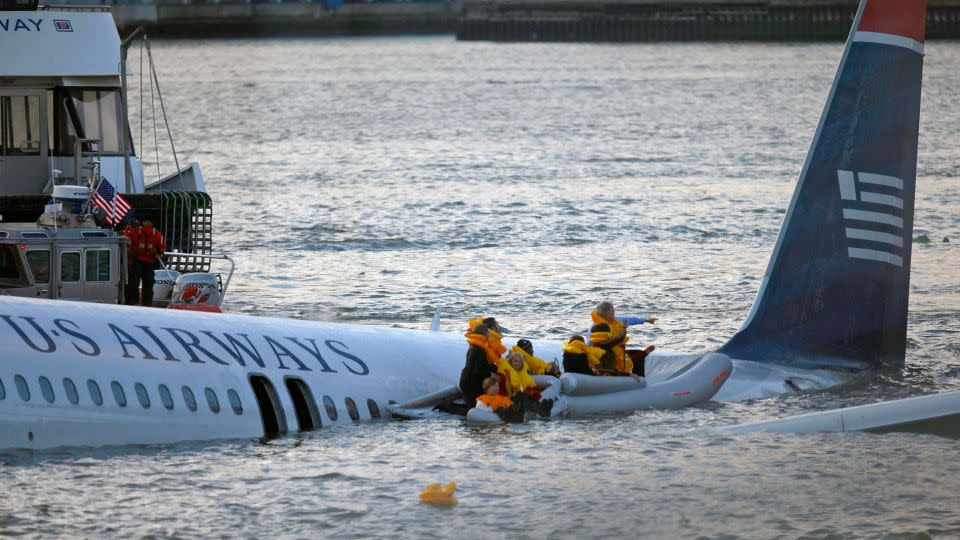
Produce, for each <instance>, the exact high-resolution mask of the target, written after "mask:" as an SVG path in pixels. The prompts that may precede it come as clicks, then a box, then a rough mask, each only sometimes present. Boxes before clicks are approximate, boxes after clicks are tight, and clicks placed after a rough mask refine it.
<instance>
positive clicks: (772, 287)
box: [720, 0, 927, 368]
mask: <svg viewBox="0 0 960 540" xmlns="http://www.w3.org/2000/svg"><path fill="white" fill-rule="evenodd" d="M926 8H927V6H926V0H862V2H861V4H860V8H859V9H858V11H857V15H856V18H855V19H854V22H853V28H852V29H851V31H850V36H849V38H848V39H847V44H846V49H845V50H844V53H843V57H842V59H841V60H840V67H839V69H838V70H837V74H836V77H835V78H834V81H833V86H832V87H831V89H830V94H829V97H828V98H827V103H826V105H825V106H824V109H823V113H822V114H821V117H820V124H819V126H818V127H817V131H816V133H815V134H814V137H813V142H812V143H811V146H810V150H809V152H808V153H807V157H806V161H805V162H804V164H803V169H802V170H801V172H800V178H799V180H798V182H797V187H796V190H795V191H794V194H793V199H792V200H791V201H790V207H789V208H788V210H787V214H786V216H785V218H784V221H783V225H782V226H781V229H780V235H779V237H778V238H777V244H776V247H775V248H774V251H773V255H772V256H771V258H770V263H769V265H768V266H767V270H766V272H765V274H764V276H763V281H762V282H761V285H760V290H759V292H758V293H757V298H756V300H755V301H754V304H753V308H752V309H751V310H750V314H749V315H748V316H747V319H746V320H745V321H744V323H743V326H741V328H740V330H739V331H738V332H737V333H736V334H735V335H734V336H733V337H732V338H731V339H730V341H728V342H727V343H726V344H725V345H724V346H723V347H721V348H720V352H723V353H725V354H727V355H729V356H730V357H732V358H738V359H745V360H753V361H758V362H776V363H787V364H795V365H817V366H831V365H832V366H847V367H851V368H864V367H876V366H879V365H881V364H895V365H896V364H902V363H903V357H904V349H905V346H906V328H907V299H908V293H909V285H910V248H911V240H912V238H913V204H914V191H915V186H916V172H917V132H918V127H919V120H920V84H921V76H922V69H923V41H924V31H925V23H926Z"/></svg>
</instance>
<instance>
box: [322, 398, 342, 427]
mask: <svg viewBox="0 0 960 540" xmlns="http://www.w3.org/2000/svg"><path fill="white" fill-rule="evenodd" d="M323 406H324V407H325V408H326V409H327V416H329V417H330V420H332V421H334V422H336V421H337V416H338V414H337V405H336V404H335V403H334V402H333V400H332V399H330V396H323Z"/></svg>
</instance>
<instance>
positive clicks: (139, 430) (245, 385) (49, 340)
mask: <svg viewBox="0 0 960 540" xmlns="http://www.w3.org/2000/svg"><path fill="white" fill-rule="evenodd" d="M536 346H537V349H538V353H539V354H541V355H542V356H544V357H545V358H552V357H554V356H558V355H559V343H556V342H554V343H550V344H548V343H546V342H544V343H537V344H536ZM466 348H467V344H466V341H465V339H464V338H463V336H462V335H461V334H457V333H445V332H430V331H424V330H406V329H396V328H378V327H365V326H353V325H342V324H331V323H321V322H313V321H295V320H285V319H276V318H269V317H250V316H240V315H230V314H208V313H191V312H183V311H175V310H162V309H148V308H138V307H127V306H108V305H94V304H85V303H77V302H64V301H51V300H33V299H20V298H14V297H0V350H2V353H0V356H2V360H3V361H2V362H0V381H2V384H3V387H4V392H3V394H4V396H3V399H0V448H51V447H56V446H63V445H93V446H100V445H107V444H150V443H165V442H176V441H182V440H207V439H221V438H252V437H260V436H262V435H264V432H265V428H264V423H263V421H262V420H261V414H269V411H261V410H260V409H261V407H260V406H259V404H258V401H257V398H256V396H255V394H254V390H253V388H252V386H251V382H250V378H251V376H263V377H266V379H267V380H269V382H270V383H271V384H272V386H273V387H274V389H275V395H276V398H277V402H278V404H279V409H281V410H282V418H283V419H284V422H285V424H286V426H287V429H286V430H284V431H286V432H296V431H297V430H299V429H301V426H300V423H299V421H298V413H297V410H296V404H295V402H294V397H293V395H292V393H291V391H290V389H288V387H287V384H288V383H287V380H288V379H294V380H295V379H299V380H300V381H302V383H303V384H305V385H306V387H307V388H309V392H310V395H311V397H312V399H313V400H315V403H316V405H315V407H316V409H317V410H318V411H319V413H320V414H319V416H320V417H319V419H318V420H319V423H320V424H321V425H322V426H329V425H333V424H345V423H347V424H349V423H351V422H354V421H369V420H371V419H372V418H375V417H376V416H377V411H379V414H381V415H386V411H385V410H384V406H385V405H386V404H387V403H388V402H389V401H391V400H395V401H398V402H402V401H405V400H410V399H413V398H415V397H417V396H419V395H422V394H425V393H428V392H432V391H435V390H438V389H441V388H445V387H449V386H450V385H452V384H456V383H457V380H458V378H459V374H460V370H461V369H462V367H463V359H464V355H465V352H466ZM41 377H43V378H45V380H46V381H49V386H48V387H47V392H46V395H45V392H44V389H43V388H42V386H41V385H42V384H44V385H45V384H46V383H41ZM65 381H66V382H65ZM71 383H72V386H73V387H75V388H76V391H77V394H76V403H73V402H72V401H71V399H70V397H71V396H70V395H69V394H70V393H69V392H68V390H67V387H66V386H65V385H70V384H71ZM114 383H116V384H114ZM94 384H95V385H96V388H98V389H99V393H100V394H101V397H102V399H101V400H98V399H96V395H95V394H96V393H97V391H96V390H94V391H93V392H91V387H93V386H94ZM138 384H139V385H142V387H141V388H139V389H138V387H137V385H138ZM24 385H25V387H26V390H27V392H23V386H24ZM160 385H164V386H165V387H166V389H167V390H168V391H169V395H171V396H172V402H173V405H172V408H168V407H167V406H165V404H164V403H163V400H162V397H161V394H160V392H161V390H160ZM114 388H118V389H121V390H122V391H123V396H122V398H125V399H119V400H118V399H117V397H116V396H115V390H114ZM184 388H188V389H189V391H190V393H192V394H193V396H194V397H195V400H196V402H197V407H196V410H191V409H190V408H188V407H187V403H186V400H185V396H184V391H183V389H184ZM208 389H209V392H208ZM50 390H52V392H51V391H50ZM138 390H139V392H141V393H142V392H143V391H145V393H146V398H147V400H148V401H147V400H144V401H143V402H141V400H140V396H139V395H138ZM230 391H233V392H236V396H237V397H239V402H240V406H241V409H242V412H240V413H239V414H238V413H236V412H234V408H233V407H232V406H231V402H230V399H229V394H228V393H229V392H230ZM208 393H212V394H213V395H214V396H215V397H216V398H217V401H218V403H219V412H214V410H213V408H212V407H211V406H210V404H209V403H208V398H207V394H208ZM25 397H26V398H27V399H24V398H25ZM50 397H52V398H53V399H52V400H50V399H49V398H50ZM324 398H329V401H330V402H331V403H332V406H333V407H335V410H330V409H328V408H327V407H326V406H325V404H324V401H325V399H324ZM348 399H350V400H352V402H353V403H354V404H355V406H356V411H357V412H356V415H355V416H356V420H355V419H354V418H351V414H350V411H349V410H348V406H347V400H348ZM98 401H99V403H98ZM124 401H125V404H124ZM144 403H148V406H144ZM167 405H169V403H168V404H167ZM314 427H316V426H314Z"/></svg>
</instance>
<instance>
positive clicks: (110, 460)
mask: <svg viewBox="0 0 960 540" xmlns="http://www.w3.org/2000/svg"><path fill="white" fill-rule="evenodd" d="M841 50H842V46H841V45H840V44H838V43H826V44H776V45H768V44H649V45H646V44H631V45H589V44H490V43H457V42H455V41H453V39H452V38H450V37H417V38H376V39H326V40H232V41H169V42H159V43H155V44H154V46H153V52H154V56H155V58H156V62H157V68H158V71H159V72H160V77H161V83H162V89H163V92H164V99H165V104H166V106H167V110H168V113H169V114H170V119H171V123H172V129H173V133H174V137H175V139H176V142H177V148H178V151H179V156H180V160H181V162H183V161H191V160H196V161H199V162H200V163H201V165H202V167H203V170H204V172H205V176H206V179H207V185H208V190H209V191H210V193H211V194H212V196H213V198H214V201H215V226H216V242H217V244H218V245H219V246H221V247H222V248H224V249H225V250H227V251H228V252H230V253H231V254H232V255H234V256H235V257H236V258H237V260H238V263H239V265H238V273H237V275H236V277H235V280H234V283H233V285H231V292H230V295H229V298H228V302H227V307H228V309H229V310H231V311H234V312H242V313H249V314H270V315H280V316H288V317H295V318H303V319H315V320H330V321H342V322H348V323H360V324H371V325H396V326H403V327H411V328H426V327H428V326H429V323H430V319H431V316H432V314H433V310H434V308H435V307H440V308H441V309H442V310H443V313H444V318H443V320H442V324H441V326H442V328H443V329H445V330H460V329H462V328H463V327H464V325H465V319H466V317H467V316H472V315H476V314H480V313H483V314H489V315H495V316H496V317H497V318H498V319H499V320H501V321H502V322H503V323H504V324H505V326H506V327H507V328H509V329H510V331H511V332H510V336H515V337H524V336H527V337H550V338H556V339H561V338H563V337H565V336H567V335H569V334H570V333H572V332H576V331H580V330H582V329H583V328H584V327H585V326H586V325H587V324H588V322H589V318H588V315H589V312H590V309H591V307H592V306H593V305H594V304H595V303H596V302H597V301H599V300H601V299H611V300H613V301H615V303H616V304H617V305H618V307H619V312H620V313H622V314H632V315H647V316H658V317H660V320H659V321H658V322H657V324H656V325H654V326H643V327H641V328H639V329H636V330H634V331H633V333H634V334H633V335H634V336H635V341H638V342H641V341H642V342H652V343H655V344H657V346H658V347H661V348H664V349H671V350H678V351H691V352H695V351H702V350H706V349H709V348H711V347H716V346H717V345H719V344H721V343H723V341H724V340H725V339H726V338H727V337H729V336H730V335H731V334H732V333H733V332H734V331H735V330H736V329H737V328H738V326H739V323H740V321H741V320H742V319H743V317H744V316H745V315H746V313H747V311H748V309H749V307H750V304H751V302H752V300H753V296H754V294H755V293H756V289H757V287H758V285H759V276H760V275H762V273H763V270H764V268H765V265H766V262H767V259H768V257H769V254H770V250H771V249H772V246H773V244H774V240H775V238H776V234H777V231H778V229H779V224H780V220H781V219H782V216H783V213H784V211H785V209H786V205H787V203H788V201H789V198H790V194H791V193H792V190H793V187H794V183H795V180H796V176H797V174H798V172H799V169H800V165H801V163H802V160H803V156H804V154H805V152H806V147H807V145H808V144H809V141H810V138H811V136H812V133H813V131H814V129H815V127H816V123H817V120H818V117H819V113H820V109H821V107H822V104H823V101H824V99H825V96H826V92H827V89H828V88H829V85H830V82H831V80H832V77H833V74H834V71H835V69H836V64H837V62H838V60H839V57H840V54H841V52H842V51H841ZM131 63H132V64H134V66H133V67H134V69H138V65H137V63H138V54H137V52H136V51H133V52H132V53H131ZM133 85H134V87H135V88H136V85H137V82H136V79H134V81H133ZM149 100H150V97H149V93H146V94H145V98H144V99H143V100H142V101H143V102H144V104H145V108H146V113H145V115H144V119H145V122H144V125H145V130H144V131H143V139H144V140H143V141H141V139H140V131H139V129H138V128H137V127H136V126H138V125H139V118H140V115H139V107H140V105H139V104H140V101H141V100H140V99H139V96H138V95H137V90H136V89H135V90H134V91H133V92H132V95H131V103H132V105H131V108H132V110H133V116H134V118H133V121H134V125H135V128H134V137H135V140H136V144H137V146H138V148H140V149H141V154H142V155H144V156H146V157H145V159H146V161H147V162H148V163H147V169H148V175H150V174H155V169H154V161H156V159H155V157H154V156H155V155H156V154H155V153H154V145H153V125H152V123H151V121H150V117H151V114H150V101H149ZM958 102H960V44H957V43H941V42H934V43H929V44H928V45H927V56H926V66H925V76H924V94H923V111H922V118H921V136H920V151H919V156H920V157H919V161H920V163H919V171H918V177H919V181H918V187H917V203H916V204H917V210H916V223H915V237H916V238H915V241H914V246H913V274H912V286H911V299H910V300H911V304H910V320H909V325H910V329H909V336H908V338H909V343H908V350H907V363H906V367H905V368H903V369H890V370H887V371H884V372H881V373H878V374H872V375H867V376H863V377H861V378H859V379H857V380H855V381H853V382H852V383H850V384H848V385H845V386H844V387H841V388H837V389H833V390H830V391H826V392H818V393H811V394H801V395H794V396H780V397H773V398H768V399H763V400H755V401H751V402H743V403H714V402H712V403H709V404H707V405H705V406H703V407H699V408H694V409H688V410H683V411H668V412H663V411H641V412H636V413H634V414H628V415H623V416H619V417H614V418H604V419H599V420H591V421H557V422H534V423H530V424H526V425H517V426H508V427H493V428H472V427H468V426H465V425H463V424H462V423H459V422H404V423H400V422H386V423H379V424H371V425H359V426H352V427H346V428H332V429H325V430H322V431H321V432H316V433H311V434H308V435H303V436H295V437H293V436H292V437H286V438H281V439H278V440H273V441H270V442H268V443H261V442H256V441H227V442H222V443H214V444H188V445H174V446H169V447H148V448H121V449H107V450H83V451H80V450H63V451H56V452H46V453H37V454H32V453H10V454H4V455H3V456H2V463H3V465H2V467H0V486H2V489H3V492H4V493H5V494H7V496H6V497H4V498H3V500H2V502H0V533H5V534H26V535H31V536H84V537H94V536H96V537H101V536H107V537H114V536H124V537H127V536H154V537H197V536H223V537H227V536H229V537H235V536H241V537H266V536H282V537H313V538H320V537H331V538H333V537H336V538H351V537H357V538H361V537H389V538H393V537H466V538H473V537H476V538H483V537H511V538H513V537H516V538H524V537H532V538H566V537H712V538H735V537H742V538H848V537H850V538H852V537H870V538H872V537H884V536H886V537H891V538H926V537H931V536H932V537H960V507H958V497H957V493H958V491H960V459H958V457H960V447H958V445H957V442H956V441H952V440H947V439H941V438H937V437H934V436H927V435H911V434H892V435H871V434H823V435H771V434H751V435H737V436H732V435H723V434H719V433H718V432H716V431H715V429H714V428H716V427H717V426H721V425H729V424H734V423H739V422H745V421H753V420H761V419H768V418H774V417H779V416H785V415H789V414H799V413H803V412H810V411H815V410H821V409H825V408H832V407H837V406H844V405H854V404H861V403H868V402H873V401H878V400H882V399H892V398H897V397H904V396H909V395H916V394H923V393H930V392H937V391H947V390H957V389H960V345H958V344H957V342H956V339H957V336H958V334H960V317H958V315H960V273H958V271H957V268H958V263H960V250H958V248H957V246H958V243H957V242H960V219H958V216H957V208H958V205H957V203H958V202H960V151H958V150H957V142H958V141H960V107H957V103H958ZM158 129H159V130H161V132H160V136H161V145H160V149H159V160H160V161H161V162H162V164H163V167H164V171H168V170H169V168H170V167H172V160H171V157H170V152H169V147H168V146H166V145H164V144H163V143H162V135H163V132H162V129H163V127H162V125H161V126H158ZM944 238H949V239H950V240H953V241H954V242H952V243H949V242H947V243H945V242H944ZM510 336H508V341H509V337H510ZM451 361H452V362H460V361H462V360H461V359H459V358H457V359H451ZM434 481H441V482H449V481H455V482H457V483H458V484H459V492H458V494H459V501H460V504H459V505H458V506H456V507H454V508H451V509H436V508H432V507H426V506H423V505H420V504H419V503H418V500H417V494H418V493H419V491H420V490H421V489H422V488H423V487H424V486H425V485H426V484H427V483H430V482H434Z"/></svg>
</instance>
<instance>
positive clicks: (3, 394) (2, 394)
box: [0, 379, 7, 399]
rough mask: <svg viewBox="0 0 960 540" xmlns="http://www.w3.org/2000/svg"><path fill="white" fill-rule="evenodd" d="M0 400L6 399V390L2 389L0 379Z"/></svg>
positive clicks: (0, 380)
mask: <svg viewBox="0 0 960 540" xmlns="http://www.w3.org/2000/svg"><path fill="white" fill-rule="evenodd" d="M0 399H7V389H6V388H4V387H3V380H2V379H0Z"/></svg>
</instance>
